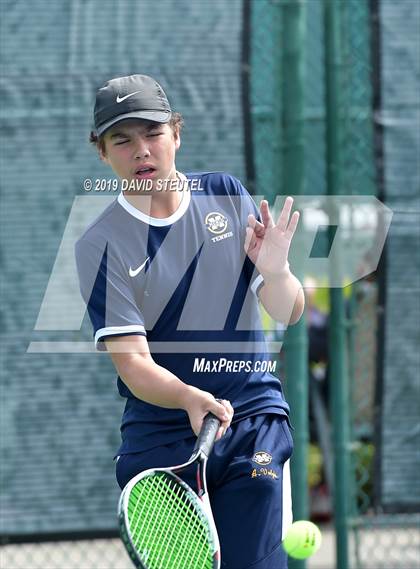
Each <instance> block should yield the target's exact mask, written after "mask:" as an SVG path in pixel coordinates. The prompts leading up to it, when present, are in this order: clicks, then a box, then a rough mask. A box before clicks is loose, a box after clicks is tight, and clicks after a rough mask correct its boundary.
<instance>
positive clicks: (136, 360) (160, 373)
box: [118, 354, 195, 409]
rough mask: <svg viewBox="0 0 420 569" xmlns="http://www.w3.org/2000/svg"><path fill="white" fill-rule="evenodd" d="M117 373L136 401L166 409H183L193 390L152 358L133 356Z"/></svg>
mask: <svg viewBox="0 0 420 569" xmlns="http://www.w3.org/2000/svg"><path fill="white" fill-rule="evenodd" d="M118 373H119V375H120V377H121V379H122V381H123V382H124V383H125V384H126V385H127V387H128V388H129V389H130V391H131V392H132V393H133V395H135V396H136V397H137V398H138V399H141V400H142V401H146V402H147V403H151V404H152V405H158V406H159V407H166V408H168V409H185V405H186V402H187V401H188V399H189V397H190V395H191V391H192V390H194V389H195V388H193V387H191V386H189V385H187V384H186V383H184V382H183V381H181V380H180V379H179V378H178V377H177V376H176V375H174V374H173V373H171V372H170V371H168V370H167V369H165V368H163V367H161V366H159V365H158V364H156V363H155V362H154V361H153V359H152V358H150V357H149V358H147V357H143V356H142V355H137V354H133V356H132V357H131V358H130V359H129V361H127V362H126V363H125V364H124V366H123V367H121V368H120V369H118Z"/></svg>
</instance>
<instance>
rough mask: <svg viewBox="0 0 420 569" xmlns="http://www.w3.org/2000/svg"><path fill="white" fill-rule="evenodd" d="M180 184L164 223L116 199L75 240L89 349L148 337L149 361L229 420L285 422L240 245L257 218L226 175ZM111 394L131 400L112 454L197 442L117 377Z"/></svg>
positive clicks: (183, 423)
mask: <svg viewBox="0 0 420 569" xmlns="http://www.w3.org/2000/svg"><path fill="white" fill-rule="evenodd" d="M183 179H184V181H185V182H186V184H185V185H184V191H183V193H182V200H181V203H180V205H179V207H178V209H177V211H176V212H175V213H174V214H172V215H171V216H170V217H168V218H164V219H160V218H153V217H150V216H148V215H146V214H144V213H142V212H141V211H139V210H138V209H137V208H135V207H133V206H132V205H131V204H130V203H129V202H128V200H127V199H126V198H125V197H124V195H123V194H122V193H121V194H120V195H119V196H118V198H117V199H116V200H115V201H114V202H113V203H112V204H111V205H110V206H108V207H107V208H106V209H105V210H104V211H103V212H102V214H101V215H100V216H99V217H98V218H97V219H96V220H95V221H94V222H93V223H92V224H91V225H90V226H89V227H88V228H87V229H86V231H85V232H84V234H83V235H82V237H81V238H80V239H79V241H78V242H77V243H76V247H75V252H76V263H77V270H78V274H79V280H80V290H81V294H82V296H83V298H84V300H85V302H86V304H87V308H88V313H89V316H90V319H91V322H92V325H93V329H94V336H95V344H96V347H97V349H99V350H106V346H105V343H104V339H105V338H106V337H109V336H121V335H129V334H140V335H144V336H146V337H147V341H148V344H149V348H150V352H151V354H152V357H153V359H154V361H155V362H156V363H157V364H159V365H161V366H163V367H165V368H166V369H168V370H169V371H171V372H172V373H174V374H175V375H176V376H177V377H178V378H180V379H181V380H182V381H184V382H185V383H187V384H190V385H194V386H196V387H198V388H200V389H203V390H205V391H208V392H210V393H212V394H213V395H214V396H215V397H218V398H223V399H228V400H230V401H231V403H232V405H233V407H234V410H235V415H234V421H236V420H239V419H241V418H244V417H247V416H251V415H255V414H260V413H262V412H270V413H276V414H280V415H288V413H289V407H288V405H287V403H286V401H285V399H284V397H283V393H282V388H281V384H280V381H279V380H278V379H277V378H276V377H275V376H274V375H272V374H271V373H268V372H267V371H261V370H260V368H264V365H262V363H261V362H266V361H268V360H269V359H270V355H269V354H268V352H267V346H266V343H265V338H264V333H263V330H262V324H261V320H260V313H259V307H258V297H257V293H258V288H259V286H261V285H262V276H261V275H259V274H258V271H257V270H256V268H255V266H254V264H253V263H252V262H251V261H250V259H249V258H248V257H247V256H246V254H245V252H244V248H243V245H244V239H245V228H246V226H247V219H248V215H249V214H250V213H253V214H254V215H255V216H256V217H258V215H259V211H258V209H257V207H256V205H255V203H254V201H253V200H252V198H251V196H250V195H249V194H248V192H247V191H246V189H245V188H244V187H243V186H242V185H241V183H240V182H239V181H238V180H237V179H235V178H234V177H232V176H230V175H228V174H225V173H220V172H210V173H191V174H187V175H186V178H183ZM193 188H196V189H194V190H193ZM279 300H281V299H279ZM241 362H242V363H241ZM118 389H119V393H120V395H121V396H122V397H124V398H126V399H127V402H126V406H125V411H124V414H123V419H122V425H121V435H122V445H121V447H120V449H119V450H118V454H126V453H132V452H140V451H143V450H147V449H150V448H153V447H156V446H160V445H164V444H169V443H171V442H174V441H176V440H180V439H183V438H186V437H189V436H193V433H192V431H191V427H190V425H189V421H188V416H187V413H186V412H185V411H184V410H181V409H165V408H162V407H158V406H155V405H151V404H149V403H146V402H144V401H141V400H140V399H138V398H137V397H135V396H134V395H133V394H132V393H131V392H130V390H129V389H128V387H127V386H126V385H125V384H124V382H123V381H122V380H121V378H120V377H118Z"/></svg>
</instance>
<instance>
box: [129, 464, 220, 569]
mask: <svg viewBox="0 0 420 569" xmlns="http://www.w3.org/2000/svg"><path fill="white" fill-rule="evenodd" d="M128 518H129V526H130V533H131V537H132V541H133V544H134V546H135V548H136V550H137V551H138V552H139V553H140V558H141V559H142V562H143V563H144V564H145V566H146V567H147V568H148V569H192V568H194V569H196V568H197V569H212V567H213V551H212V547H211V537H210V535H209V529H208V525H207V521H206V520H205V518H204V516H203V515H202V513H201V512H200V511H199V509H198V508H197V507H196V506H195V505H194V499H192V498H191V497H190V496H189V494H188V492H187V490H186V489H185V488H184V487H183V486H181V484H179V483H178V482H177V481H176V480H175V479H173V478H171V477H170V476H168V475H166V474H165V473H159V474H155V475H153V476H148V477H146V478H143V479H142V480H140V481H139V482H138V483H137V484H136V485H135V486H134V487H133V488H132V490H131V493H130V498H129V502H128Z"/></svg>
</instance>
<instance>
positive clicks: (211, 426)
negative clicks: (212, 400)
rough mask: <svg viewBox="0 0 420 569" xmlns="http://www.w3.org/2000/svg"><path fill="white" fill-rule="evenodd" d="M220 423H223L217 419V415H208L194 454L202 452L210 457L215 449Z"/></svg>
mask: <svg viewBox="0 0 420 569" xmlns="http://www.w3.org/2000/svg"><path fill="white" fill-rule="evenodd" d="M220 423H221V421H220V420H219V419H218V418H217V417H216V415H213V413H208V414H207V415H206V416H205V417H204V421H203V426H202V427H201V431H200V433H199V435H198V437H197V441H196V443H195V447H194V451H193V454H196V453H198V452H202V453H203V454H205V455H206V456H207V457H208V456H209V454H210V453H211V449H212V448H213V444H214V439H215V438H216V435H217V431H218V429H219V427H220Z"/></svg>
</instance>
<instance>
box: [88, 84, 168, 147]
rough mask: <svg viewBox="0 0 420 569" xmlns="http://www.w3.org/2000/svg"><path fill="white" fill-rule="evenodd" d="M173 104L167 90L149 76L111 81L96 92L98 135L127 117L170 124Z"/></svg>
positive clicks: (95, 121) (95, 120) (95, 117)
mask: <svg viewBox="0 0 420 569" xmlns="http://www.w3.org/2000/svg"><path fill="white" fill-rule="evenodd" d="M170 118H171V107H170V105H169V101H168V99H167V97H166V95H165V92H164V90H163V89H162V87H161V86H160V85H159V83H158V82H157V81H155V80H154V79H152V77H149V76H148V75H128V76H127V77H116V78H115V79H111V80H110V81H107V82H106V83H105V85H104V86H103V87H101V88H100V89H98V91H97V93H96V102H95V111H94V123H95V131H96V134H97V136H100V135H101V134H103V133H104V132H105V131H106V130H107V129H108V128H110V127H111V126H113V125H114V124H116V123H118V122H120V121H122V120H125V119H148V120H151V121H155V122H160V123H166V122H168V121H169V119H170Z"/></svg>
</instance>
